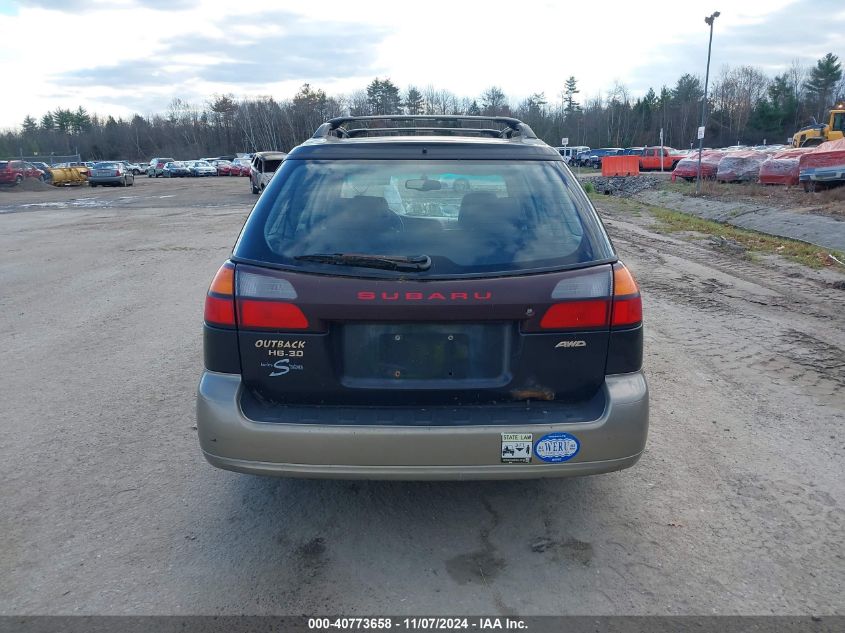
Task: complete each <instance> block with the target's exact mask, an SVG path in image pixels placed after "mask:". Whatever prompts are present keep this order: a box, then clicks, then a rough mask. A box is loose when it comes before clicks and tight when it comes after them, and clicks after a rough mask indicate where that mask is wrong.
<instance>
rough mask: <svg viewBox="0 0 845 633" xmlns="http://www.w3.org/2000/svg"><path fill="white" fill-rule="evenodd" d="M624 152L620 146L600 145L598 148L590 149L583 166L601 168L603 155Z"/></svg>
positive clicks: (616, 154)
mask: <svg viewBox="0 0 845 633" xmlns="http://www.w3.org/2000/svg"><path fill="white" fill-rule="evenodd" d="M624 152H625V150H624V149H622V148H621V147H600V148H599V149H593V150H590V154H589V156H588V158H587V161H586V162H585V164H584V167H592V168H593V169H601V161H602V159H603V158H604V157H605V156H621V155H622V154H623V153H624Z"/></svg>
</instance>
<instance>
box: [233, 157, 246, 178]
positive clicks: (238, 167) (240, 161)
mask: <svg viewBox="0 0 845 633" xmlns="http://www.w3.org/2000/svg"><path fill="white" fill-rule="evenodd" d="M249 165H250V160H249V159H248V158H236V159H235V160H234V161H233V162H232V175H233V176H249Z"/></svg>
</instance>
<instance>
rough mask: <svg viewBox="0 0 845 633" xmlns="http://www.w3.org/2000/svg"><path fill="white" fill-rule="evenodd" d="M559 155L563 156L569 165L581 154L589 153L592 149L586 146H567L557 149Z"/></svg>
mask: <svg viewBox="0 0 845 633" xmlns="http://www.w3.org/2000/svg"><path fill="white" fill-rule="evenodd" d="M555 149H556V150H557V153H558V154H560V155H561V156H563V160H564V162H565V163H567V164H569V163H571V162H572V160H573V159H574V158H575V156H576V155H577V154H578V153H579V152H589V151H590V148H589V147H587V146H586V145H567V146H565V147H555Z"/></svg>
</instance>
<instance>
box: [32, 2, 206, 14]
mask: <svg viewBox="0 0 845 633" xmlns="http://www.w3.org/2000/svg"><path fill="white" fill-rule="evenodd" d="M198 3H199V2H198V0H133V1H132V2H130V3H128V4H127V3H124V4H120V3H116V2H115V1H114V0H60V1H57V0H27V2H26V3H23V2H22V3H21V4H22V5H25V6H26V7H27V8H39V9H47V10H49V11H59V12H63V13H74V14H76V13H90V12H93V11H98V10H102V9H110V10H113V9H121V8H125V9H128V10H137V9H155V10H159V11H180V10H184V9H192V8H194V7H196V6H198Z"/></svg>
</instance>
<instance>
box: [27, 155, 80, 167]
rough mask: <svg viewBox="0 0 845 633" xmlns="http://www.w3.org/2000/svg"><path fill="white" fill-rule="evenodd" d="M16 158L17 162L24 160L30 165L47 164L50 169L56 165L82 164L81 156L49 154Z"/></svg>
mask: <svg viewBox="0 0 845 633" xmlns="http://www.w3.org/2000/svg"><path fill="white" fill-rule="evenodd" d="M18 158H19V160H25V161H28V162H30V163H47V165H49V166H50V167H55V166H56V165H64V164H74V163H81V162H82V156H80V155H79V154H65V155H58V154H49V155H41V156H19V157H18Z"/></svg>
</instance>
